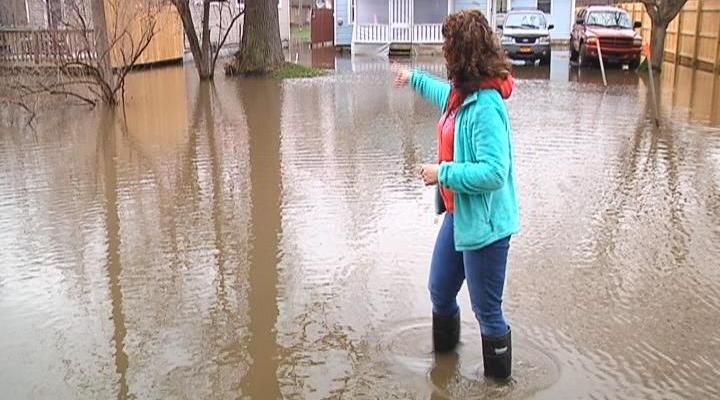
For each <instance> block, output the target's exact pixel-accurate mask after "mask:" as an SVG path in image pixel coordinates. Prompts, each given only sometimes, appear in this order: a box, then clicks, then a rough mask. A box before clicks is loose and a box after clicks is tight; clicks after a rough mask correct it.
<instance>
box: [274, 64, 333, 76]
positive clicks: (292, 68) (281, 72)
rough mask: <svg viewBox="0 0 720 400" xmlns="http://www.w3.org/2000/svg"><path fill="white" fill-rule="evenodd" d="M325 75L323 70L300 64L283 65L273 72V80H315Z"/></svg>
mask: <svg viewBox="0 0 720 400" xmlns="http://www.w3.org/2000/svg"><path fill="white" fill-rule="evenodd" d="M325 74H326V71H325V70H322V69H318V68H310V67H306V66H304V65H300V64H293V63H285V65H283V66H282V67H280V69H278V70H277V71H275V72H273V74H272V77H273V79H278V80H282V79H293V78H315V77H318V76H323V75H325Z"/></svg>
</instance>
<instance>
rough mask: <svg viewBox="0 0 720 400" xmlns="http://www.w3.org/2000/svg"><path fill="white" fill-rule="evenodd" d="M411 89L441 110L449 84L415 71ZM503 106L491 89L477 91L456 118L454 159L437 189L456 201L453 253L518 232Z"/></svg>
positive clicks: (508, 130)
mask: <svg viewBox="0 0 720 400" xmlns="http://www.w3.org/2000/svg"><path fill="white" fill-rule="evenodd" d="M410 84H411V86H412V88H413V89H415V91H417V92H418V93H419V94H420V95H421V96H422V97H424V98H425V99H426V100H427V101H429V102H431V103H432V104H434V105H435V106H436V107H438V108H439V109H440V110H442V111H444V110H445V109H446V107H447V104H448V98H449V97H450V89H451V88H450V84H449V83H448V82H446V81H441V80H439V79H437V78H434V77H432V76H430V75H428V74H426V73H424V72H421V71H417V70H416V71H413V73H412V77H411V79H410ZM511 135H512V130H511V127H510V118H509V117H508V112H507V107H506V106H505V103H504V101H503V100H502V97H501V96H500V94H499V93H498V92H497V90H495V89H488V90H479V91H477V92H475V93H473V94H472V95H470V96H468V97H467V98H466V99H465V101H464V102H463V104H462V106H461V108H460V111H459V112H458V114H457V117H456V119H455V140H454V160H453V161H452V162H443V163H441V164H440V167H439V171H438V181H439V184H440V185H443V186H445V187H448V188H450V189H451V190H452V191H453V192H454V199H455V231H454V235H455V248H456V250H457V251H465V250H477V249H480V248H483V247H485V246H487V245H489V244H492V243H494V242H496V241H498V240H500V239H503V238H505V237H507V236H510V235H513V234H515V233H517V232H518V231H519V230H520V215H519V214H520V213H519V207H518V198H517V186H516V181H515V173H514V168H513V155H512V140H511Z"/></svg>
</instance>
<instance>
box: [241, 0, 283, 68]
mask: <svg viewBox="0 0 720 400" xmlns="http://www.w3.org/2000/svg"><path fill="white" fill-rule="evenodd" d="M245 16H246V18H245V27H244V29H243V30H244V32H243V38H242V48H241V50H240V52H239V53H238V56H237V60H236V62H237V69H236V72H239V73H242V74H267V73H269V72H272V71H274V70H276V69H278V68H279V67H281V66H282V65H283V64H284V62H285V57H284V56H283V51H282V43H281V42H280V24H279V22H278V21H279V16H278V4H277V1H276V0H247V2H246V5H245Z"/></svg>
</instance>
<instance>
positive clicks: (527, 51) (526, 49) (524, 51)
mask: <svg viewBox="0 0 720 400" xmlns="http://www.w3.org/2000/svg"><path fill="white" fill-rule="evenodd" d="M520 52H521V53H532V52H533V48H532V47H521V48H520Z"/></svg>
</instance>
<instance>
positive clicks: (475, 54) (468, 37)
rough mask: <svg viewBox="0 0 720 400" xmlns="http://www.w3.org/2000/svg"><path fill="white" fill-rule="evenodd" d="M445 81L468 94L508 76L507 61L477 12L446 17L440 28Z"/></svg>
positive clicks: (491, 32) (508, 63)
mask: <svg viewBox="0 0 720 400" xmlns="http://www.w3.org/2000/svg"><path fill="white" fill-rule="evenodd" d="M442 34H443V36H444V37H445V43H444V44H443V54H444V55H445V61H446V62H447V75H448V79H449V80H450V81H451V82H453V84H454V85H455V87H456V88H458V89H461V90H462V91H463V92H464V93H465V94H469V93H471V92H474V91H476V90H478V89H479V87H480V84H481V83H482V82H483V81H485V80H487V79H492V78H502V79H504V78H507V76H508V75H510V65H511V64H510V60H509V59H508V58H507V56H506V55H505V51H504V50H503V48H502V46H501V45H500V41H499V40H498V37H497V36H496V35H495V32H493V30H492V28H491V27H490V23H488V20H487V18H485V16H484V15H483V13H482V12H480V11H478V10H465V11H460V12H457V13H454V14H451V15H449V16H448V17H447V18H446V19H445V22H444V23H443V26H442Z"/></svg>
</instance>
